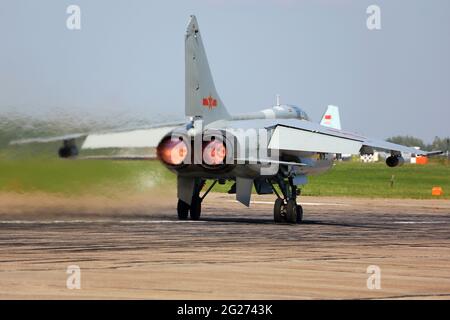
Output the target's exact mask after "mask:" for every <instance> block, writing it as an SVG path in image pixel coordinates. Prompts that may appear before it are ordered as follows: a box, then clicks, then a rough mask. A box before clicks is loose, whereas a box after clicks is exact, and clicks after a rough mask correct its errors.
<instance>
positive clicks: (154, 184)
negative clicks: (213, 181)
mask: <svg viewBox="0 0 450 320" xmlns="http://www.w3.org/2000/svg"><path fill="white" fill-rule="evenodd" d="M392 176H394V183H393V186H391V178H392ZM230 185H231V184H230V183H227V184H226V185H224V186H217V187H216V188H215V189H214V190H215V191H220V192H225V191H227V190H228V189H229V187H230ZM433 186H441V187H442V188H443V189H444V196H442V197H440V198H444V199H450V166H448V165H445V163H430V164H428V165H425V166H421V165H404V166H403V167H400V168H389V167H387V166H386V165H385V164H384V163H376V164H363V163H354V162H348V163H337V164H336V165H335V166H334V167H333V168H332V169H331V170H330V171H328V172H327V173H324V174H322V175H318V176H311V177H309V183H308V184H307V185H306V186H305V187H304V188H303V191H302V194H303V195H313V196H356V197H380V198H385V197H388V198H417V199H426V198H433V197H432V196H431V188H432V187H433ZM162 187H170V188H174V187H175V175H174V174H172V173H170V172H169V171H168V170H167V169H165V168H164V167H163V166H162V165H161V164H159V163H158V162H157V161H108V160H83V161H76V160H61V159H56V158H54V157H49V158H46V157H35V158H32V159H29V160H23V159H17V158H16V159H13V158H1V157H0V192H2V191H3V192H20V193H26V192H33V191H40V192H48V193H61V194H64V195H79V194H102V195H109V194H112V195H115V194H118V193H140V192H151V191H152V190H153V188H162Z"/></svg>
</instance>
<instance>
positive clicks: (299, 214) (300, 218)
mask: <svg viewBox="0 0 450 320" xmlns="http://www.w3.org/2000/svg"><path fill="white" fill-rule="evenodd" d="M302 222H303V207H302V206H301V205H299V204H298V205H297V223H302Z"/></svg>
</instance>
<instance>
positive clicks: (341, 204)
mask: <svg viewBox="0 0 450 320" xmlns="http://www.w3.org/2000/svg"><path fill="white" fill-rule="evenodd" d="M227 201H228V202H238V201H237V200H227ZM250 203H254V204H270V205H273V202H272V201H250ZM299 204H301V205H302V206H303V205H305V206H343V207H349V206H350V205H348V204H345V203H330V202H300V203H299Z"/></svg>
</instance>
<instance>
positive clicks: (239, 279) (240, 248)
mask: <svg viewBox="0 0 450 320" xmlns="http://www.w3.org/2000/svg"><path fill="white" fill-rule="evenodd" d="M273 199H274V197H273V196H257V197H254V198H253V200H254V202H253V203H252V205H251V207H250V208H249V209H246V208H245V207H243V206H242V205H240V204H238V203H236V202H235V201H234V198H233V196H230V195H226V194H211V195H210V196H208V198H207V199H206V200H205V203H204V206H203V212H202V219H201V220H200V221H178V220H177V219H176V214H175V205H174V203H175V199H172V198H171V197H168V198H167V199H160V201H159V202H158V203H159V205H158V206H155V205H154V203H155V201H154V199H147V198H145V197H138V198H130V199H124V200H120V201H119V200H117V201H108V200H104V199H103V200H102V199H100V198H99V199H96V198H92V199H84V200H80V199H72V200H71V199H60V198H57V197H55V198H52V197H51V196H45V195H35V196H31V195H5V194H3V195H0V200H1V203H2V207H1V208H0V298H3V299H4V298H12V299H15V298H25V299H35V298H46V299H58V298H67V299H72V298H74V299H76V298H87V299H90V298H105V299H109V298H118V299H122V298H125V299H126V298H147V299H166V298H174V299H214V298H218V299H303V298H305V299H321V298H331V299H340V298H351V299H353V298H367V299H372V298H395V299H402V298H418V299H422V298H426V299H429V298H437V299H449V298H450V201H448V200H396V199H391V200H384V199H352V198H329V197H320V198H319V197H302V198H301V201H302V203H303V206H304V218H305V221H304V223H303V224H300V225H289V224H275V223H273V221H272V202H273ZM71 265H77V266H79V267H80V270H81V278H80V284H81V288H80V289H68V288H67V286H66V281H67V278H68V276H69V275H68V274H67V273H66V271H67V267H68V266H71ZM369 266H378V267H379V270H380V272H381V273H380V283H379V284H380V288H379V289H376V288H373V287H372V289H369V288H368V286H367V280H368V278H369V277H370V276H371V274H370V273H367V268H368V267H369Z"/></svg>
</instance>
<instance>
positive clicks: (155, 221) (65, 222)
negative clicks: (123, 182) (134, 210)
mask: <svg viewBox="0 0 450 320" xmlns="http://www.w3.org/2000/svg"><path fill="white" fill-rule="evenodd" d="M200 222H203V223H205V222H207V221H192V220H183V221H180V220H53V221H52V220H49V221H39V220H36V221H33V220H6V221H0V224H84V223H122V224H138V223H148V224H151V223H156V224H157V223H200Z"/></svg>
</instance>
